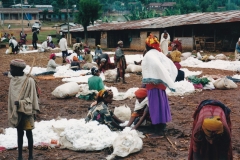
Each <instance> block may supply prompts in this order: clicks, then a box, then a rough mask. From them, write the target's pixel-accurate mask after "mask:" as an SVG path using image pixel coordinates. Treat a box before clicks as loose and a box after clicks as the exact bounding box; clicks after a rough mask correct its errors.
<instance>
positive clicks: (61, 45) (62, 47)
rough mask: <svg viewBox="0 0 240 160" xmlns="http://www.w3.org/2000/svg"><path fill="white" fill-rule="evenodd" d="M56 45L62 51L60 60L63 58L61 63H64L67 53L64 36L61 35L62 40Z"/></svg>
mask: <svg viewBox="0 0 240 160" xmlns="http://www.w3.org/2000/svg"><path fill="white" fill-rule="evenodd" d="M58 45H59V47H60V49H61V51H62V58H63V61H62V63H66V57H67V55H68V52H67V40H66V38H65V35H64V34H62V38H61V39H60V41H59V43H58Z"/></svg>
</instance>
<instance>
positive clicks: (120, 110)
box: [114, 105, 131, 121]
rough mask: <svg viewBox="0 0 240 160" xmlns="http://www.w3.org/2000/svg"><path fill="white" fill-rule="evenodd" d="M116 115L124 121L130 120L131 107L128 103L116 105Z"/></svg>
mask: <svg viewBox="0 0 240 160" xmlns="http://www.w3.org/2000/svg"><path fill="white" fill-rule="evenodd" d="M114 115H116V116H117V117H118V118H119V119H121V120H122V121H128V120H129V119H130V117H131V109H130V108H129V107H128V106H127V105H123V106H119V107H115V109H114Z"/></svg>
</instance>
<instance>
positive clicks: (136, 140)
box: [106, 127, 143, 160]
mask: <svg viewBox="0 0 240 160" xmlns="http://www.w3.org/2000/svg"><path fill="white" fill-rule="evenodd" d="M142 147H143V141H142V139H141V138H140V137H139V135H138V133H137V131H136V130H131V128H129V127H127V128H125V129H124V130H123V131H122V132H121V133H120V134H119V135H118V136H117V137H116V139H115V140H114V142H113V153H112V154H111V155H109V156H108V157H106V159H107V160H111V159H114V157H115V156H120V157H126V156H128V155H129V154H131V153H135V152H138V151H140V150H141V149H142Z"/></svg>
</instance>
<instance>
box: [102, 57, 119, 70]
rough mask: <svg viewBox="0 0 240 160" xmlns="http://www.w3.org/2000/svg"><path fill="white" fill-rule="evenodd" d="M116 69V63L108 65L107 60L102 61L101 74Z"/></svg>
mask: <svg viewBox="0 0 240 160" xmlns="http://www.w3.org/2000/svg"><path fill="white" fill-rule="evenodd" d="M114 68H115V64H114V63H108V62H107V60H106V59H105V58H102V59H101V61H100V65H99V71H100V72H103V73H104V72H105V71H106V70H109V69H114Z"/></svg>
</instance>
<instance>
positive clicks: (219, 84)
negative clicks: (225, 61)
mask: <svg viewBox="0 0 240 160" xmlns="http://www.w3.org/2000/svg"><path fill="white" fill-rule="evenodd" d="M213 85H214V87H215V88H217V89H233V88H237V87H238V86H237V84H236V83H234V82H233V81H232V80H230V79H228V78H227V77H224V78H220V79H218V80H216V81H215V82H214V83H213Z"/></svg>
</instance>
